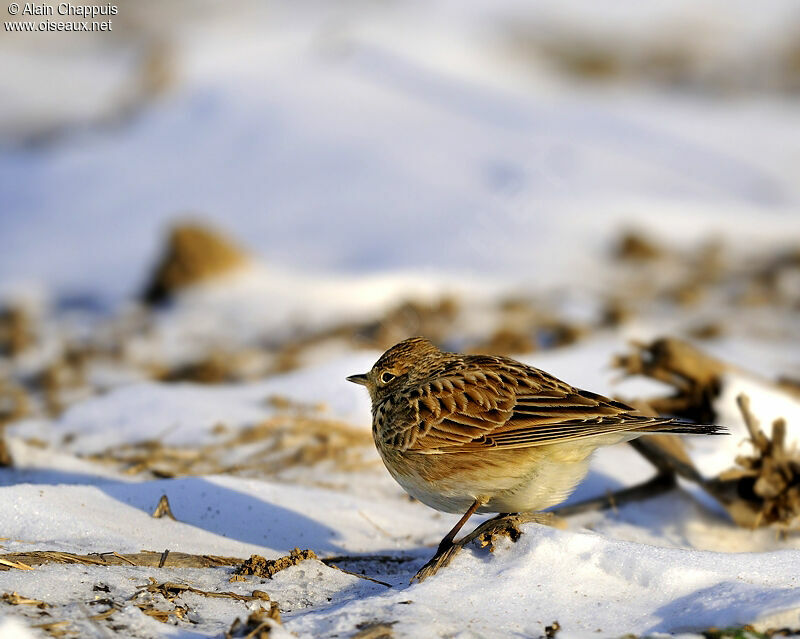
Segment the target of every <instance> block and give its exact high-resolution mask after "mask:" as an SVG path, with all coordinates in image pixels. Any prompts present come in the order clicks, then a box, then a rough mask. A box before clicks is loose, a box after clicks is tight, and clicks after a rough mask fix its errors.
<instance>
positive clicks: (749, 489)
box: [710, 395, 800, 531]
mask: <svg viewBox="0 0 800 639" xmlns="http://www.w3.org/2000/svg"><path fill="white" fill-rule="evenodd" d="M737 400H738V402H739V408H740V409H741V411H742V415H743V417H744V420H745V424H746V425H747V430H748V431H749V432H750V443H751V444H752V447H753V450H754V452H753V453H752V454H751V455H739V456H738V457H737V458H736V466H737V467H736V468H731V469H730V470H728V471H726V472H724V473H722V474H721V475H720V476H719V477H718V478H717V479H716V480H715V481H714V482H713V483H712V484H711V487H710V490H711V491H713V492H712V494H714V496H715V497H717V498H718V499H719V500H720V501H721V502H722V503H723V504H725V506H726V508H727V509H728V512H729V513H730V515H731V517H732V518H733V520H734V521H735V522H736V523H737V524H739V525H740V526H744V527H746V528H758V527H759V526H770V525H772V526H775V527H777V528H779V529H780V530H783V531H792V530H794V531H797V530H800V451H798V450H797V448H796V446H793V447H791V448H787V447H786V443H785V440H786V422H785V421H784V420H783V419H777V420H775V421H774V422H773V423H772V436H771V437H767V435H766V434H765V433H764V431H762V430H761V428H760V425H759V422H758V419H756V417H755V416H754V415H753V414H752V412H751V411H750V401H749V399H748V398H747V396H746V395H740V396H739V397H738V398H737Z"/></svg>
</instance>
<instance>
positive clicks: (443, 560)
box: [411, 498, 486, 581]
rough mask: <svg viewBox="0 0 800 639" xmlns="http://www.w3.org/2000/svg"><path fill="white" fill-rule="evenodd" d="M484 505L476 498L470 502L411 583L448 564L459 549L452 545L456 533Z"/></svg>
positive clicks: (483, 502) (457, 546)
mask: <svg viewBox="0 0 800 639" xmlns="http://www.w3.org/2000/svg"><path fill="white" fill-rule="evenodd" d="M485 503H486V500H485V499H481V498H478V499H476V500H475V501H474V502H472V506H470V507H469V509H468V510H467V512H465V513H464V515H463V516H462V517H461V519H459V520H458V521H457V522H456V525H455V526H453V527H452V528H451V529H450V532H449V533H447V534H446V535H445V536H444V538H443V539H442V541H440V542H439V547H438V548H437V549H436V553H435V554H434V555H433V557H431V560H430V561H429V562H428V563H426V564H425V565H424V566H423V567H422V568H420V570H419V572H417V574H416V575H414V576H413V577H412V578H411V581H414V580H415V579H416V580H417V581H422V580H423V579H425V578H426V577H429V576H430V575H433V574H436V571H437V570H439V568H440V567H441V566H446V565H447V564H449V563H450V559H452V557H453V556H454V555H455V554H456V553H457V552H458V550H459V549H460V546H459V545H458V544H456V543H454V541H455V538H456V535H457V534H458V531H459V530H461V529H462V528H463V527H464V524H466V523H467V520H468V519H469V518H470V517H472V515H474V514H475V511H476V510H478V508H480V507H481V506H483V504H485Z"/></svg>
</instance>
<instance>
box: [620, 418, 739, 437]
mask: <svg viewBox="0 0 800 639" xmlns="http://www.w3.org/2000/svg"><path fill="white" fill-rule="evenodd" d="M636 430H637V431H639V432H643V433H651V434H654V435H655V434H656V433H664V434H669V435H727V434H728V429H727V428H725V426H719V425H717V424H695V423H694V422H692V421H689V420H688V419H683V418H681V417H670V418H664V419H663V420H654V421H653V423H652V424H647V425H643V426H642V427H641V428H637V429H636Z"/></svg>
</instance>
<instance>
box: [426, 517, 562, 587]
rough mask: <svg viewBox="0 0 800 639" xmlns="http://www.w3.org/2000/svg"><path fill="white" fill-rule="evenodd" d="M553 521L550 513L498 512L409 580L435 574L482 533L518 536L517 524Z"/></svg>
mask: <svg viewBox="0 0 800 639" xmlns="http://www.w3.org/2000/svg"><path fill="white" fill-rule="evenodd" d="M554 521H555V517H554V516H553V515H552V514H551V513H515V514H500V515H498V516H497V517H493V518H492V519H489V520H487V521H485V522H483V523H482V524H481V525H480V526H478V527H477V528H476V529H475V530H473V531H472V532H471V533H469V534H468V535H466V536H465V537H464V538H462V539H461V540H459V541H456V542H453V543H452V544H451V545H450V547H449V548H447V549H446V550H445V551H444V552H441V553H440V552H438V551H437V552H436V554H435V555H434V556H433V558H432V559H431V560H430V561H429V562H428V563H426V564H425V565H424V566H423V567H422V568H420V570H419V571H418V572H417V574H416V575H414V576H413V577H412V578H411V582H412V583H413V582H414V581H419V582H422V581H424V580H425V579H427V578H428V577H430V576H432V575H435V574H436V573H437V572H438V571H439V569H440V568H444V567H445V566H447V565H448V564H449V563H450V562H451V561H452V560H453V557H455V556H456V555H457V554H458V553H459V552H460V551H461V549H462V548H463V547H464V546H466V545H467V544H469V543H470V542H472V541H474V540H475V539H478V538H479V537H483V536H484V535H488V536H493V535H496V534H507V535H512V534H515V535H517V536H518V535H519V532H520V531H519V526H521V525H522V524H528V523H531V522H535V523H537V524H543V525H552V524H553V522H554Z"/></svg>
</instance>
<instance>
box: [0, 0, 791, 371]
mask: <svg viewBox="0 0 800 639" xmlns="http://www.w3.org/2000/svg"><path fill="white" fill-rule="evenodd" d="M96 6H98V7H106V6H111V5H101V4H98V5H96ZM114 6H116V7H117V12H116V14H115V15H113V16H102V15H101V16H99V17H98V19H100V20H103V19H110V20H111V24H112V30H111V31H110V32H107V33H19V32H10V31H8V29H5V30H4V31H3V32H2V33H0V95H2V100H0V145H1V146H0V207H1V208H0V297H1V298H2V300H3V303H4V304H5V305H6V308H7V310H6V311H5V315H3V317H4V318H5V319H4V320H3V321H4V328H3V334H4V335H6V337H5V338H4V339H5V340H6V342H7V346H5V347H4V349H5V351H6V352H8V353H11V354H12V355H13V354H14V353H16V352H21V350H20V349H21V348H22V347H21V346H20V344H22V345H25V344H27V343H30V344H34V343H37V344H39V347H40V348H39V350H40V351H42V348H43V347H42V346H41V343H40V342H37V341H36V339H37V338H36V336H33V337H31V336H30V335H29V337H30V339H28V341H27V342H26V341H25V338H23V337H20V335H23V336H24V335H25V334H30V333H36V334H37V335H38V337H41V336H42V335H45V334H47V335H57V336H58V337H53V339H52V340H51V341H54V343H57V344H60V346H52V347H51V348H50V350H47V349H46V348H45V349H44V350H43V351H42V353H44V354H42V353H40V355H41V356H40V357H39V358H38V359H36V358H29V360H31V362H29V367H28V368H29V369H30V370H39V369H41V367H42V366H44V365H45V363H46V362H48V361H51V360H52V359H53V358H54V357H62V355H63V351H64V349H65V348H66V350H67V352H69V349H70V348H71V347H70V344H73V343H75V342H80V341H81V340H83V343H84V346H81V347H80V348H83V349H84V350H85V348H84V347H85V342H86V340H87V339H89V338H91V339H89V341H94V342H97V339H99V338H97V336H98V335H100V334H101V333H98V332H97V331H98V324H97V322H98V321H99V320H100V319H103V318H106V319H107V318H108V317H112V318H114V319H115V321H117V324H113V323H112V324H111V325H109V324H107V323H106V324H103V325H102V326H103V327H104V328H103V330H105V331H106V332H107V333H113V335H106V338H105V339H106V341H105V343H104V345H103V346H102V348H100V346H98V345H97V344H96V343H95V344H94V347H93V348H94V350H95V351H97V350H98V348H99V349H100V350H103V349H105V352H106V353H108V352H110V351H113V350H114V348H116V349H117V351H119V350H125V351H126V357H128V356H129V357H134V355H132V354H131V353H132V352H133V353H135V356H136V357H138V358H140V359H143V360H145V361H147V362H148V366H150V367H151V368H154V369H156V370H157V371H158V372H157V373H153V371H152V370H150V369H148V371H147V372H146V374H145V375H146V377H151V376H152V375H154V374H157V375H158V376H161V377H164V376H167V377H169V375H171V374H173V373H174V374H176V375H177V373H175V367H176V366H182V365H185V364H187V363H188V364H192V363H197V362H198V361H201V360H202V361H206V360H207V359H208V358H209V357H210V355H209V353H210V352H211V351H212V350H214V349H217V350H218V351H223V350H224V351H226V352H227V355H228V356H230V353H229V351H230V350H231V348H234V347H235V348H240V347H241V346H242V344H245V343H246V344H247V345H248V346H252V345H256V346H257V347H258V350H259V353H260V355H259V356H258V357H257V358H256V359H258V362H260V363H257V364H253V363H252V362H251V363H250V364H248V366H250V368H247V367H244V368H243V369H242V370H241V371H239V372H238V373H236V375H234V377H235V378H238V377H242V376H245V377H246V376H252V375H256V376H258V375H260V374H263V373H265V372H269V371H273V372H274V371H278V370H286V369H291V368H294V367H296V366H299V365H300V364H301V363H302V362H301V360H300V359H298V353H300V352H301V351H305V350H307V348H309V344H313V345H314V347H315V348H316V347H318V346H319V345H320V343H324V344H326V345H327V346H330V343H329V342H331V340H333V339H334V338H335V339H340V340H341V338H344V339H345V340H346V341H347V343H348V346H350V345H353V344H355V345H357V346H367V347H371V348H376V349H382V348H386V347H388V346H390V345H391V344H392V343H394V342H395V341H397V340H399V339H402V338H403V337H406V336H408V335H409V334H415V333H425V334H427V335H429V336H431V337H433V338H434V339H437V340H438V341H439V342H440V343H442V344H444V345H445V346H449V347H452V348H459V349H466V350H483V351H492V352H502V353H512V354H513V353H524V352H532V351H535V350H539V349H543V348H545V349H546V348H551V347H557V346H560V345H565V344H569V343H572V342H574V341H576V340H578V339H579V338H582V337H584V336H586V335H588V334H591V333H592V332H594V331H596V330H600V329H603V330H604V329H612V330H613V331H615V332H614V333H613V334H614V336H615V339H616V340H617V341H618V342H619V340H624V339H625V338H627V337H652V336H655V335H658V334H661V333H663V332H664V331H667V330H668V331H672V332H677V333H679V334H682V335H689V336H693V337H698V338H703V339H714V338H718V337H721V336H724V335H731V334H733V335H734V337H736V336H737V334H738V337H745V336H746V337H747V338H758V339H762V340H766V341H767V342H769V344H771V345H772V346H771V348H772V350H773V352H774V353H775V354H776V357H778V358H779V364H780V370H784V371H785V370H787V369H789V372H790V373H792V374H794V373H795V372H796V371H797V357H796V355H797V352H796V349H789V350H787V348H786V346H785V345H786V343H787V342H786V340H787V339H788V338H795V337H797V336H798V333H797V324H798V321H797V315H798V313H797V311H798V308H800V293H798V291H800V248H798V247H799V246H800V213H799V211H798V205H800V173H799V172H800V126H799V125H800V109H798V104H799V103H800V97H799V95H800V10H798V7H797V5H796V4H795V3H793V2H773V3H770V4H769V5H768V6H766V7H765V6H761V5H755V4H753V3H749V2H729V1H725V2H723V1H721V0H720V1H716V0H704V1H703V2H694V1H692V2H689V1H685V2H683V1H679V2H674V1H670V2H650V3H646V4H645V5H643V4H642V3H638V2H633V1H630V2H627V1H626V2H621V3H615V4H614V5H613V6H611V7H609V6H605V5H604V6H602V7H601V6H599V5H597V3H594V2H590V1H582V0H571V1H570V2H566V3H565V2H538V3H530V2H520V1H516V0H504V1H502V2H493V3H490V4H486V3H482V2H462V1H458V2H456V1H449V2H448V1H442V2H392V1H388V0H387V1H382V2H379V1H372V2H367V1H355V0H353V1H345V2H336V3H329V2H310V1H304V2H291V3H280V2H266V1H264V2H256V1H255V0H237V1H235V2H214V1H211V0H202V1H197V2H183V1H175V2H171V3H169V4H168V5H164V4H163V3H159V2H155V1H149V0H142V1H139V2H120V3H118V4H117V5H114ZM5 17H10V16H4V18H5ZM30 17H32V16H28V18H30ZM17 18H18V19H24V18H26V17H25V16H17ZM59 18H60V19H69V18H68V17H67V18H64V17H59V16H58V15H55V16H53V17H51V18H48V19H59ZM35 19H36V20H41V19H42V18H40V17H35ZM73 19H77V18H73ZM187 225H188V226H187ZM170 233H171V234H172V235H170ZM170 238H171V239H170ZM242 265H247V268H246V269H242V268H240V267H241V266H242ZM245 270H246V271H247V272H248V273H247V275H246V276H245V275H242V272H243V271H245ZM233 272H237V273H238V274H239V275H238V276H237V278H234V279H228V280H226V282H225V284H224V285H223V286H221V287H217V290H216V292H215V293H214V294H213V295H211V296H210V297H209V296H203V295H194V296H193V297H191V300H192V303H190V304H188V305H187V304H186V303H185V299H184V303H183V304H182V305H178V306H179V308H178V310H175V308H173V309H172V314H171V315H165V314H164V313H157V314H155V315H146V316H145V318H144V319H142V317H143V316H142V315H136V316H135V317H136V318H138V319H131V318H132V317H134V316H132V315H130V313H129V312H130V311H131V308H132V306H131V305H133V307H135V308H137V309H139V310H140V311H141V310H142V309H145V311H146V310H147V309H152V308H155V309H159V308H163V303H165V302H169V301H170V300H171V301H173V302H174V301H175V295H174V294H175V292H176V291H177V290H178V289H188V288H191V285H193V284H195V283H197V282H207V281H210V280H214V279H215V277H216V275H218V274H220V273H233ZM184 297H185V296H184ZM142 304H143V305H144V306H141V305H142ZM159 305H162V306H159ZM137 312H138V311H137ZM142 312H144V311H142ZM637 314H638V315H637ZM48 317H49V318H50V319H51V320H52V321H53V322H55V324H54V325H57V326H58V327H59V330H57V331H55V332H53V331H50V329H48V328H47V327H45V326H44V325H43V324H42V325H39V328H36V327H35V326H34V324H36V322H39V323H41V322H43V321H45V319H46V318H48ZM21 318H25V319H21ZM176 318H177V319H176ZM181 318H182V319H181ZM637 318H638V319H637ZM26 322H27V323H26ZM126 322H127V323H126ZM137 322H138V323H137ZM120 323H122V324H123V326H122V328H120ZM143 326H145V327H146V329H145V328H143ZM20 327H22V328H20ZM617 329H619V330H617ZM15 331H16V332H15ZM48 331H50V332H48ZM114 331H116V332H114ZM102 334H104V335H105V333H102ZM122 334H124V335H125V336H126V337H125V338H124V339H123V338H122V337H120V335H122ZM14 335H16V336H17V337H16V338H15V337H14ZM132 335H138V336H139V337H140V338H141V339H139V341H138V342H137V341H135V340H133V341H132V340H131V339H128V337H130V336H132ZM153 335H156V338H153ZM95 338H97V339H95ZM15 339H16V340H17V342H14V340H15ZM148 340H149V341H148ZM287 340H289V341H290V342H291V345H290V346H287V343H288V342H287ZM732 341H733V343H734V344H737V345H741V344H742V343H743V342H742V341H741V340H732ZM142 342H145V343H146V344H147V345H146V346H143V345H142V344H141V343H142ZM790 342H791V340H790ZM15 343H16V344H17V346H14V344H15ZM123 343H124V344H123ZM131 343H135V344H138V346H131V345H130V344H131ZM65 344H66V346H65ZM112 344H116V346H114V348H112V346H111V345H112ZM120 344H123V345H122V346H120ZM232 344H233V345H232ZM795 346H796V344H795ZM739 347H741V346H739ZM76 348H78V347H76ZM80 348H79V350H80ZM265 348H266V349H267V350H270V353H269V354H268V355H264V352H263V351H264V349H265ZM759 348H760V347H759ZM137 349H138V350H137ZM276 349H277V350H278V351H280V352H281V353H282V354H281V355H279V356H276V355H275V352H276ZM287 349H288V350H289V351H290V355H287V354H286V350H287ZM22 350H24V349H22ZM318 350H319V351H320V352H328V351H326V350H325V349H324V348H320V349H318ZM59 353H62V355H58V354H59ZM259 358H261V359H259ZM265 358H266V359H265ZM310 359H314V358H313V357H311V358H310ZM267 361H269V362H271V363H269V364H268V363H266V362H267ZM759 361H760V358H759ZM276 362H277V363H276ZM758 365H759V363H758V362H756V366H758ZM763 367H764V368H765V369H768V370H770V372H772V371H773V367H772V366H771V364H763ZM165 371H166V372H165ZM169 371H172V373H170V372H169ZM245 371H249V372H247V373H246V372H245ZM14 374H16V373H14ZM138 374H139V373H137V375H138ZM230 374H232V373H231V372H230V371H227V372H226V373H225V375H230ZM178 377H180V375H178ZM212 377H213V376H212ZM223 377H224V376H223Z"/></svg>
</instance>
